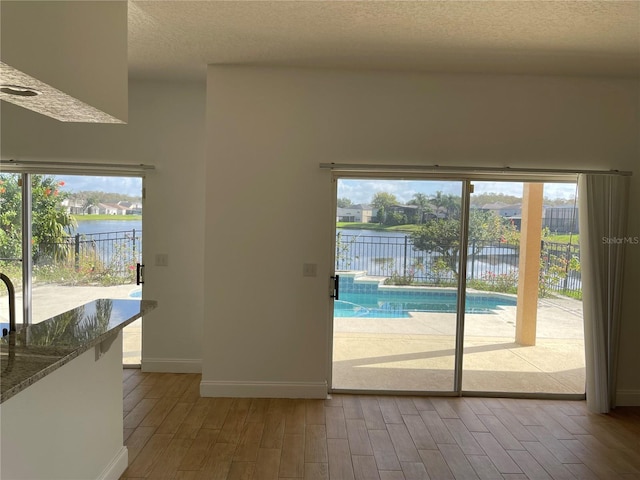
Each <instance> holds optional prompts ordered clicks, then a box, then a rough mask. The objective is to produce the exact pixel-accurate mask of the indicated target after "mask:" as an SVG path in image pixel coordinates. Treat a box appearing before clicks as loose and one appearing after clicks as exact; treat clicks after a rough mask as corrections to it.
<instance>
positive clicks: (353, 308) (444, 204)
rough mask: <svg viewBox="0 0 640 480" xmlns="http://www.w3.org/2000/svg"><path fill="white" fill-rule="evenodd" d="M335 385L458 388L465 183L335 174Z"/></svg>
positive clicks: (418, 389) (431, 389)
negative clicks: (459, 298)
mask: <svg viewBox="0 0 640 480" xmlns="http://www.w3.org/2000/svg"><path fill="white" fill-rule="evenodd" d="M337 192H338V200H337V209H336V250H335V252H336V257H335V275H336V276H338V277H339V281H338V283H339V285H338V288H337V289H336V293H337V298H336V299H335V300H334V302H333V303H334V316H333V372H332V384H333V388H334V389H339V390H359V391H362V390H365V391H407V392H425V391H427V392H449V393H450V392H454V391H455V390H456V386H455V385H456V343H457V331H458V323H459V311H458V295H457V292H458V283H459V273H460V254H461V247H460V245H461V244H460V235H461V226H462V224H463V221H462V220H463V218H464V209H463V202H462V195H463V182H461V181H444V180H443V181H435V180H398V179H347V178H344V179H343V178H339V179H337Z"/></svg>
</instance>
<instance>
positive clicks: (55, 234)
mask: <svg viewBox="0 0 640 480" xmlns="http://www.w3.org/2000/svg"><path fill="white" fill-rule="evenodd" d="M141 193H142V179H140V178H118V177H96V176H76V175H64V176H60V175H58V176H54V175H32V205H33V206H32V235H33V241H32V245H33V247H32V248H33V271H32V278H33V297H32V305H33V309H32V311H33V323H37V322H40V321H43V320H46V319H48V318H51V317H52V316H55V315H57V314H59V313H62V312H65V311H68V310H70V309H72V308H75V307H77V306H80V305H82V304H85V303H87V302H90V301H92V300H96V299H99V298H110V299H130V298H140V297H141V295H142V292H141V287H138V286H136V264H137V263H141V256H142V203H141V202H142V195H141ZM141 324H142V321H141V320H138V321H136V322H134V323H132V324H131V325H129V326H128V327H127V328H125V330H124V357H123V362H124V363H125V364H134V365H136V364H137V365H139V364H140V356H141V329H142V326H141Z"/></svg>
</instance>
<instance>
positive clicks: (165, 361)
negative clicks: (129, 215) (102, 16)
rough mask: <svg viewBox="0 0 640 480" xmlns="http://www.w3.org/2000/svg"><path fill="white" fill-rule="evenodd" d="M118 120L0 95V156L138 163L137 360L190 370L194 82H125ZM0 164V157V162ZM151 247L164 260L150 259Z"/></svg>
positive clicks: (197, 240) (194, 337)
mask: <svg viewBox="0 0 640 480" xmlns="http://www.w3.org/2000/svg"><path fill="white" fill-rule="evenodd" d="M129 92H130V97H129V100H130V105H129V124H128V125H83V124H65V123H62V122H57V121H55V120H51V119H49V118H46V117H43V116H41V115H38V114H35V113H33V112H30V111H27V110H24V109H21V108H19V107H16V106H14V105H11V104H6V103H4V102H2V104H1V108H2V110H1V115H2V117H1V118H2V125H1V127H2V144H1V154H2V159H3V160H6V159H9V158H15V159H38V160H70V161H81V162H87V161H99V162H113V163H145V164H151V165H155V166H156V170H155V171H154V172H152V173H150V174H149V175H148V176H147V178H146V180H145V185H146V192H147V198H146V200H145V204H144V213H143V232H144V233H143V235H144V241H143V258H144V262H145V265H146V278H145V280H146V283H145V286H144V297H145V298H148V299H153V300H158V308H157V309H156V310H154V311H153V312H152V313H151V314H149V315H148V316H147V317H145V319H144V321H143V368H144V369H146V370H161V371H177V372H180V371H189V372H198V371H200V361H201V342H202V318H203V291H204V290H203V284H202V281H203V277H204V267H203V262H202V259H203V256H204V225H203V218H204V124H205V88H204V85H192V84H179V85H177V84H171V83H148V82H132V83H131V85H130V86H129ZM0 170H2V166H1V165H0ZM156 253H167V254H168V255H169V266H168V267H155V266H154V265H153V262H154V256H155V254H156Z"/></svg>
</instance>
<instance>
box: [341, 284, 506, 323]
mask: <svg viewBox="0 0 640 480" xmlns="http://www.w3.org/2000/svg"><path fill="white" fill-rule="evenodd" d="M515 305H516V299H515V298H511V297H507V296H502V295H491V294H478V293H468V294H467V296H466V303H465V312H466V313H483V314H494V313H496V310H498V309H500V307H502V306H515ZM456 308H457V294H456V293H455V292H434V291H426V292H415V291H414V292H403V293H401V294H398V293H386V292H385V293H384V294H380V293H378V294H375V293H373V294H367V293H341V294H340V300H336V301H335V302H334V313H333V315H334V317H359V318H408V317H409V316H410V315H409V312H439V313H455V312H456Z"/></svg>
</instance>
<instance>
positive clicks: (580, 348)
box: [462, 182, 585, 395]
mask: <svg viewBox="0 0 640 480" xmlns="http://www.w3.org/2000/svg"><path fill="white" fill-rule="evenodd" d="M474 187H475V193H474V194H473V195H472V196H471V209H470V219H469V226H470V228H469V250H468V264H467V265H468V266H467V282H466V284H467V289H466V312H467V314H466V316H465V327H464V356H463V375H462V390H463V391H468V392H500V393H518V394H579V395H580V394H584V383H585V373H584V372H585V364H584V338H583V322H582V302H581V300H580V299H581V283H580V257H579V255H580V252H579V246H578V221H577V208H576V202H575V193H576V191H575V184H549V183H548V184H544V185H543V184H534V183H495V182H474Z"/></svg>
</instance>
